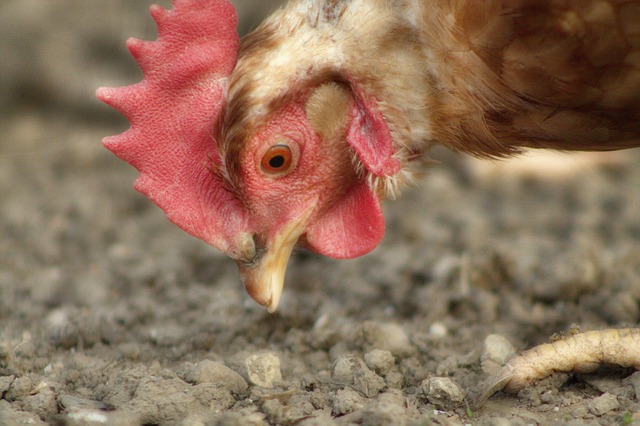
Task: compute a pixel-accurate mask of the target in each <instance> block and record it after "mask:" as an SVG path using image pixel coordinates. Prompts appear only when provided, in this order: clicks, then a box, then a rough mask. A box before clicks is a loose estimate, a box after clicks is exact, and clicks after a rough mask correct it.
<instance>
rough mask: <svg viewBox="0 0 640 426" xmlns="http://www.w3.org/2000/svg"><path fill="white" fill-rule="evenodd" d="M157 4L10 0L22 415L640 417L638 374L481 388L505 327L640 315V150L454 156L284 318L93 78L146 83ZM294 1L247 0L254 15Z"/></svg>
mask: <svg viewBox="0 0 640 426" xmlns="http://www.w3.org/2000/svg"><path fill="white" fill-rule="evenodd" d="M150 3H151V2H150V1H147V0H145V1H136V2H131V1H124V0H119V1H109V2H104V1H99V0H57V1H55V2H52V1H44V0H5V1H3V2H2V3H0V48H1V50H0V58H1V59H0V61H1V62H0V65H1V66H2V72H1V74H0V90H2V96H0V108H1V109H2V111H1V116H2V117H1V118H0V126H1V132H0V137H1V144H0V191H1V193H0V195H1V214H0V265H1V267H0V397H1V398H0V424H24V423H29V424H45V423H49V424H69V425H96V424H120V425H136V424H188V425H199V424H207V425H209V424H212V425H251V424H254V425H262V424H285V425H293V424H296V425H332V424H336V425H348V424H367V425H384V424H407V425H409V424H410V425H428V424H440V425H461V424H468V423H473V424H491V425H503V424H505V425H506V424H516V425H525V424H552V423H556V424H557V423H565V424H574V425H577V424H605V425H608V424H630V423H632V422H634V421H635V422H640V414H639V412H640V401H639V398H640V395H638V394H639V393H640V391H639V389H640V383H639V382H640V377H639V376H638V373H636V374H635V375H633V371H629V370H624V369H612V368H608V369H601V370H599V371H598V372H596V373H594V374H589V375H578V374H556V375H552V376H551V377H550V378H548V379H545V380H543V381H542V382H540V383H538V384H537V385H535V386H532V387H530V388H527V389H526V390H524V391H521V392H520V393H519V394H518V395H506V394H502V393H499V394H497V395H495V396H494V397H493V398H491V399H490V400H489V401H488V402H487V404H486V405H485V406H484V407H482V408H480V409H477V410H472V409H470V408H469V407H468V405H467V403H466V401H467V400H468V398H467V396H468V394H469V392H470V391H472V390H473V389H475V388H477V386H478V384H479V383H480V382H481V381H482V380H483V379H484V378H485V377H486V376H487V372H485V371H483V369H482V365H481V362H480V358H481V355H482V353H483V344H484V342H485V339H487V337H488V336H490V335H492V334H498V335H499V336H497V339H498V340H502V341H504V340H506V341H507V342H508V343H510V344H512V345H513V346H514V348H515V350H516V351H520V350H523V349H526V348H529V347H531V346H534V345H536V344H539V343H542V342H545V341H548V339H549V338H550V337H551V336H552V335H553V334H554V333H556V332H560V331H563V330H569V329H574V328H576V327H580V328H582V329H601V328H607V327H624V326H631V327H638V324H639V323H640V190H638V188H639V184H640V166H639V165H640V151H639V150H630V151H627V152H625V153H623V154H621V155H615V154H614V155H613V156H611V155H598V156H596V157H589V159H588V160H587V161H586V162H585V161H582V160H583V157H575V156H569V155H561V154H554V155H555V158H556V159H557V158H562V157H564V158H563V160H564V161H565V163H563V164H566V167H564V166H561V167H560V168H559V169H557V170H555V169H552V168H549V169H547V167H546V164H547V163H544V165H543V166H538V167H537V168H534V169H533V171H527V170H526V169H524V168H523V167H524V166H515V167H514V166H513V165H512V164H510V163H509V164H507V165H505V166H500V165H494V166H493V167H492V168H491V170H489V171H487V169H486V168H485V167H479V166H478V164H477V163H476V162H474V161H471V160H470V159H468V158H464V157H462V156H459V155H455V154H453V153H450V152H448V151H445V150H436V151H434V153H433V156H434V158H436V159H437V160H438V161H439V163H437V164H433V165H431V166H429V167H427V168H425V177H424V178H423V179H422V180H421V181H420V182H419V184H418V185H417V186H416V187H414V188H410V189H407V190H405V191H404V193H403V194H402V197H400V198H399V199H398V200H393V201H392V200H389V201H388V202H386V203H385V214H386V217H387V223H388V229H387V235H386V237H385V239H384V241H383V243H382V244H381V245H380V247H379V248H378V249H376V250H375V251H374V252H372V253H371V254H369V255H367V256H364V257H361V258H359V259H355V260H349V261H336V260H331V259H327V258H322V257H320V256H316V255H313V254H310V253H307V252H303V251H300V252H298V253H296V255H295V256H294V258H293V259H292V261H291V263H290V266H289V270H288V275H287V283H286V287H285V291H284V296H283V299H282V301H281V304H280V308H279V310H278V311H277V312H276V313H275V314H268V313H267V312H266V310H265V309H263V308H261V307H260V306H257V305H256V304H255V303H254V302H253V301H252V300H251V299H250V298H249V297H248V296H247V295H246V293H245V291H244V289H243V288H242V286H241V284H240V282H239V278H238V275H237V271H236V269H235V263H234V262H233V261H231V260H229V259H227V258H225V257H224V256H223V255H221V254H220V253H219V252H217V251H216V250H215V249H213V248H211V247H209V246H207V245H206V244H204V243H202V242H200V241H198V240H196V239H194V238H192V237H190V236H188V235H187V234H185V233H183V232H182V231H180V230H179V229H177V228H176V227H175V226H173V225H172V224H170V223H169V222H168V221H167V220H166V218H165V217H164V215H163V213H162V212H161V211H160V210H159V209H158V208H156V207H155V206H154V205H153V204H152V203H151V202H149V201H148V200H146V199H145V198H144V197H143V196H142V195H140V194H138V193H136V192H135V191H134V190H133V189H132V182H133V181H134V179H135V177H136V172H135V171H134V170H133V169H132V168H131V167H130V166H128V165H127V164H125V163H123V162H121V161H120V160H118V159H117V158H116V157H115V156H113V155H112V154H111V153H109V152H108V151H107V150H105V149H104V148H103V147H102V146H101V144H100V139H101V138H102V137H103V136H106V135H112V134H115V133H118V132H120V131H123V130H124V129H126V128H127V123H126V121H125V120H124V119H123V118H122V117H120V116H119V115H118V113H116V112H115V111H112V110H111V109H110V108H108V107H106V106H104V105H101V104H100V103H99V102H98V101H97V100H95V98H94V96H93V92H94V90H95V88H96V87H97V86H100V85H124V84H130V83H132V82H135V81H137V80H139V78H140V72H139V71H138V69H137V67H136V65H135V63H134V62H133V60H132V59H131V58H130V57H129V55H128V53H127V52H126V49H125V47H124V40H125V39H126V37H128V36H136V37H140V38H144V39H153V38H155V30H154V24H153V22H152V20H151V18H149V16H148V13H147V11H146V9H147V7H148V5H149V4H150ZM160 3H162V4H163V5H165V6H166V7H168V6H169V4H168V2H166V1H164V2H160ZM265 3H268V2H265ZM258 4H259V5H260V6H258ZM274 5H275V3H268V4H266V5H265V4H263V2H259V3H257V2H250V1H248V0H247V1H245V2H238V7H239V8H240V12H241V22H242V27H241V28H242V31H245V30H246V29H247V28H250V27H251V26H252V25H255V22H256V20H257V19H260V16H261V14H262V13H264V12H265V11H264V10H262V9H269V8H271V7H273V6H274ZM594 158H595V160H594ZM578 160H580V161H581V162H578ZM554 170H555V172H554ZM556 172H557V173H556ZM492 339H494V340H489V341H495V339H496V336H494V337H492Z"/></svg>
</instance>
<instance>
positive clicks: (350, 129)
mask: <svg viewBox="0 0 640 426" xmlns="http://www.w3.org/2000/svg"><path fill="white" fill-rule="evenodd" d="M151 12H152V15H153V17H154V19H155V20H156V22H157V24H158V31H159V35H158V40H157V41H154V42H144V41H139V40H135V39H131V40H129V41H128V43H127V44H128V48H129V50H130V51H131V53H132V54H133V56H134V57H135V58H136V60H137V61H138V63H139V64H140V67H141V68H142V70H143V72H144V79H143V80H142V81H141V82H139V83H137V84H134V85H132V86H126V87H120V88H101V89H98V92H97V96H98V98H99V99H101V100H102V101H104V102H105V103H107V104H109V105H111V106H113V107H115V108H117V109H118V110H119V111H121V112H122V113H123V114H124V115H125V116H126V117H127V118H128V119H129V121H130V122H131V128H130V129H129V130H127V131H126V132H124V133H122V134H120V135H116V136H112V137H107V138H105V139H104V144H105V145H106V147H107V148H108V149H110V150H111V151H113V152H114V153H115V154H116V155H118V156H119V157H121V158H122V159H124V160H126V161H128V162H129V163H131V164H132V165H133V166H135V167H136V168H137V169H138V170H139V171H140V176H139V178H138V180H137V181H136V188H137V189H138V190H139V191H141V192H143V193H144V194H146V195H147V196H148V197H149V198H150V199H151V200H153V201H154V202H155V203H156V204H157V205H158V206H160V207H161V208H162V209H163V210H164V211H165V212H166V214H167V216H168V218H169V219H170V220H171V221H173V222H174V223H175V224H177V225H178V226H180V227H181V228H182V229H184V230H185V231H187V232H188V233H190V234H192V235H194V236H196V237H198V238H201V239H202V240H204V241H206V242H208V243H209V244H211V245H213V246H214V247H216V248H218V249H220V250H221V251H222V252H224V253H226V254H227V255H228V256H229V257H231V258H233V259H235V260H236V262H237V264H238V268H239V271H240V275H241V278H242V281H243V283H244V285H245V286H246V289H247V291H248V292H249V294H250V295H251V296H252V297H253V298H254V299H255V300H256V301H257V302H258V303H260V304H262V305H264V306H265V307H266V308H267V309H268V310H269V311H270V312H273V311H274V310H275V309H276V308H277V306H278V302H279V300H280V295H281V292H282V288H283V283H284V275H285V270H286V266H287V262H288V259H289V256H290V254H291V252H292V250H293V248H294V247H295V246H296V245H298V246H302V247H306V248H308V249H310V250H312V251H314V252H316V253H320V254H322V255H325V256H329V257H332V258H337V259H346V258H353V257H357V256H361V255H364V254H366V253H367V252H369V251H371V250H373V249H374V248H375V247H376V246H377V245H378V243H379V242H380V240H381V239H382V237H383V234H384V229H385V221H384V217H383V215H382V210H381V207H380V202H381V200H382V199H384V198H393V197H395V196H396V194H397V193H398V191H399V189H400V188H401V187H402V186H404V185H406V184H407V183H410V182H411V181H412V180H413V179H414V176H415V173H416V170H417V169H418V167H417V165H419V164H420V163H421V162H423V161H424V160H425V159H426V158H427V156H428V152H429V150H430V148H431V147H432V146H434V145H435V144H442V145H444V146H446V147H448V148H450V149H453V150H456V151H460V152H466V153H470V154H472V155H474V156H477V157H481V158H501V157H507V156H511V155H515V154H518V153H519V152H521V149H522V148H523V147H535V148H552V149H562V150H616V149H623V148H629V147H635V146H640V1H637V0H593V1H591V0H587V1H571V0H487V1H482V2H477V1H470V0H469V1H463V0H446V1H444V0H313V1H311V0H298V1H292V2H291V3H289V4H288V5H287V6H286V7H285V8H283V9H281V10H279V11H277V12H276V13H275V14H274V15H273V16H271V17H270V18H268V19H267V20H266V21H265V22H264V23H262V25H260V26H259V27H258V28H257V29H256V30H255V31H254V32H253V33H251V34H249V35H247V36H246V37H245V38H244V39H243V40H242V41H240V40H239V38H238V36H237V34H236V30H235V28H236V24H237V17H236V12H235V9H234V8H233V6H232V5H231V4H230V3H229V2H228V1H227V0H174V2H173V8H172V9H171V10H169V11H167V10H164V9H162V8H161V7H157V6H153V7H152V9H151Z"/></svg>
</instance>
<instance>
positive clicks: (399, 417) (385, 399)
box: [362, 393, 409, 426]
mask: <svg viewBox="0 0 640 426" xmlns="http://www.w3.org/2000/svg"><path fill="white" fill-rule="evenodd" d="M408 423H409V416H408V415H407V410H406V408H405V406H404V398H403V397H402V395H397V394H394V393H383V394H380V396H379V397H378V400H377V401H374V402H372V403H370V404H368V405H366V406H365V407H364V409H363V410H362V425H363V426H387V425H394V426H404V425H406V424H408Z"/></svg>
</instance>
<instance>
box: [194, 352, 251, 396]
mask: <svg viewBox="0 0 640 426" xmlns="http://www.w3.org/2000/svg"><path fill="white" fill-rule="evenodd" d="M185 381H187V382H189V383H195V384H200V383H215V384H218V385H220V386H223V387H225V388H227V389H229V390H230V391H231V392H233V393H234V394H236V395H237V394H242V393H245V392H246V391H247V389H248V388H249V386H248V385H247V382H246V381H245V380H244V379H243V378H242V376H241V375H239V374H238V373H236V372H235V371H233V370H232V369H230V368H229V367H227V366H226V365H224V364H223V363H221V362H215V361H211V360H208V359H207V360H204V361H200V362H199V363H198V364H196V365H194V366H193V367H192V368H191V369H190V370H189V371H187V373H186V375H185Z"/></svg>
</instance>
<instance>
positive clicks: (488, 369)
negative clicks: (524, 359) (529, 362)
mask: <svg viewBox="0 0 640 426" xmlns="http://www.w3.org/2000/svg"><path fill="white" fill-rule="evenodd" d="M515 354H516V350H515V349H514V347H513V345H512V344H511V342H509V340H508V339H507V338H506V337H505V336H503V335H501V334H490V335H488V336H487V337H486V338H485V339H484V345H483V347H482V355H481V356H480V362H481V365H482V371H484V372H485V373H487V374H491V373H494V372H496V371H497V370H499V369H500V367H502V366H503V365H505V364H506V363H507V361H509V359H511V358H512V357H513V356H514V355H515Z"/></svg>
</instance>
